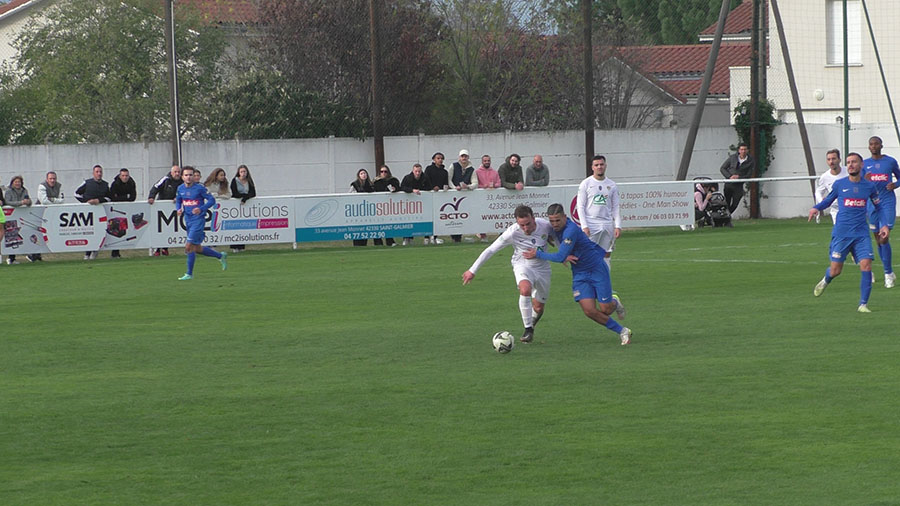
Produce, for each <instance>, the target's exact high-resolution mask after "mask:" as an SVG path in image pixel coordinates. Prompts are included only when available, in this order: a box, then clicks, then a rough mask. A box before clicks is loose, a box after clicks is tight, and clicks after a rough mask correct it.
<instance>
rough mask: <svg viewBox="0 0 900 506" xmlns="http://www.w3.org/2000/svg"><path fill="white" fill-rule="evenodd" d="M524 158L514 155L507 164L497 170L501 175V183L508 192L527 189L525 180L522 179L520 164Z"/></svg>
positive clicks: (508, 159) (507, 160)
mask: <svg viewBox="0 0 900 506" xmlns="http://www.w3.org/2000/svg"><path fill="white" fill-rule="evenodd" d="M521 161H522V157H521V156H519V155H517V154H516V153H513V154H511V155H509V158H507V159H506V162H505V163H504V164H503V165H501V166H500V168H499V169H497V173H498V174H499V175H500V183H501V184H503V187H504V188H506V189H507V190H521V189H522V188H525V179H524V178H523V177H522V166H521V165H520V164H519V162H521Z"/></svg>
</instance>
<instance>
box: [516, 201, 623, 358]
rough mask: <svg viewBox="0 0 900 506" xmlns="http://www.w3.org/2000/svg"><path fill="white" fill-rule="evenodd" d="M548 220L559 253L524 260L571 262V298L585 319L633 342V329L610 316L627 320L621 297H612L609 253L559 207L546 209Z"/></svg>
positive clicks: (529, 254) (527, 253)
mask: <svg viewBox="0 0 900 506" xmlns="http://www.w3.org/2000/svg"><path fill="white" fill-rule="evenodd" d="M547 215H548V216H547V219H548V220H549V221H550V225H551V226H552V227H553V231H554V232H555V233H556V238H557V243H559V250H558V251H557V252H556V253H547V252H545V251H540V250H533V249H532V250H528V251H525V252H524V253H522V256H523V257H525V258H535V257H537V258H540V259H541V260H550V261H551V262H560V263H565V262H569V263H570V264H571V266H572V294H573V295H574V296H575V302H577V303H578V305H580V306H581V310H582V311H584V315H585V316H587V317H588V318H590V319H591V320H594V321H595V322H597V323H599V324H600V325H603V326H604V327H606V328H608V329H609V330H612V331H613V332H616V333H618V334H619V339H620V340H621V343H622V345H623V346H624V345H626V344H628V343H630V342H631V329H629V328H628V327H623V326H622V325H620V324H619V323H618V322H617V321H616V320H613V319H612V318H611V317H610V315H611V314H612V313H613V311H615V312H616V315H617V316H618V317H619V318H620V319H624V318H625V306H623V305H622V302H621V301H620V300H619V296H618V295H613V293H612V282H611V281H610V279H609V267H607V265H606V261H605V258H606V251H604V250H603V248H601V247H600V246H597V244H596V243H594V242H593V241H591V238H590V237H588V236H587V235H586V234H585V233H584V231H583V230H581V229H580V228H578V225H576V224H575V222H574V221H572V220H570V219H568V218H567V217H566V212H565V210H564V209H563V206H561V205H560V204H552V205H551V206H550V207H549V208H547Z"/></svg>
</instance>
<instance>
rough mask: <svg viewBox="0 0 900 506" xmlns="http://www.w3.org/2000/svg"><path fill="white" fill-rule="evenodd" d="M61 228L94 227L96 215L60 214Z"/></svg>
mask: <svg viewBox="0 0 900 506" xmlns="http://www.w3.org/2000/svg"><path fill="white" fill-rule="evenodd" d="M59 226H60V228H70V227H93V226H94V213H60V214H59Z"/></svg>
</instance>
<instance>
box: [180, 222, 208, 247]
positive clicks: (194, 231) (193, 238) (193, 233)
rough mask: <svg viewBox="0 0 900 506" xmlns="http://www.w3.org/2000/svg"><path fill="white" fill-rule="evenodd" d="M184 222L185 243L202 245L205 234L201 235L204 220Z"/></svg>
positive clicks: (204, 224) (204, 223)
mask: <svg viewBox="0 0 900 506" xmlns="http://www.w3.org/2000/svg"><path fill="white" fill-rule="evenodd" d="M200 216H202V215H200ZM184 221H185V223H184V224H185V226H186V227H187V242H189V243H191V244H203V240H204V239H206V234H205V233H203V227H204V226H206V220H204V219H192V220H184Z"/></svg>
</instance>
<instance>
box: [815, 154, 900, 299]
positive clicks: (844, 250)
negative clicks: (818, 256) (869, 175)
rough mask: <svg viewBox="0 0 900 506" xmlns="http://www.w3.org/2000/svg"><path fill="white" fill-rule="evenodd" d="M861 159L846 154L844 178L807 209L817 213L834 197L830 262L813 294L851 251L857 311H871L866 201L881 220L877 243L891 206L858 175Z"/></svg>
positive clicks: (836, 272) (840, 267)
mask: <svg viewBox="0 0 900 506" xmlns="http://www.w3.org/2000/svg"><path fill="white" fill-rule="evenodd" d="M862 164H863V159H862V157H861V156H860V155H859V154H858V153H850V154H849V155H847V174H848V176H847V177H846V178H844V179H839V180H837V181H835V182H834V185H833V186H832V187H831V192H829V193H828V195H827V196H825V198H824V199H822V201H821V202H819V203H818V204H816V205H815V206H813V208H812V209H810V210H809V219H808V220H807V221H811V220H812V219H813V218H815V217H816V216H818V215H819V212H821V211H824V210H825V209H827V208H828V206H830V205H831V203H832V202H834V201H835V200H837V201H838V213H837V219H836V220H835V223H834V228H832V229H831V245H830V246H829V257H830V259H831V265H830V266H829V267H828V269H826V270H825V277H824V278H822V281H819V282H818V283H817V284H816V287H815V289H813V295H815V296H816V297H818V296H820V295H822V292H824V291H825V288H827V287H828V284H829V283H831V280H832V279H834V278H836V277H837V276H838V275H840V274H841V270H843V268H844V260H845V259H846V258H847V254H848V253H853V258H854V259H855V260H856V262H857V263H859V270H860V271H861V274H862V275H861V278H860V282H859V292H860V295H859V307H858V308H857V309H856V310H857V311H859V312H860V313H871V312H872V311H871V310H870V309H869V306H868V303H869V295H870V294H871V293H872V259H873V258H875V254H874V252H873V251H872V241H871V240H870V239H869V230H868V222H867V220H866V214H867V211H866V205H867V203H869V202H871V203H872V205H873V207H874V209H875V211H876V212H877V213H878V215H879V220H880V221H879V223H883V225H882V226H881V228H880V230H879V231H878V239H879V243H881V241H882V240H884V241H885V242H887V239H888V237H889V236H890V233H891V230H890V228H889V227H888V225H887V223H888V219H887V218H888V217H887V216H886V215H887V214H889V213H892V212H893V210H892V207H891V206H887V205H884V204H883V203H882V201H881V200H880V199H879V198H878V189H877V188H876V186H875V184H874V183H872V182H870V181H866V180H864V179H862Z"/></svg>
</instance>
